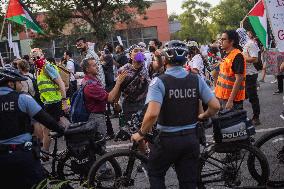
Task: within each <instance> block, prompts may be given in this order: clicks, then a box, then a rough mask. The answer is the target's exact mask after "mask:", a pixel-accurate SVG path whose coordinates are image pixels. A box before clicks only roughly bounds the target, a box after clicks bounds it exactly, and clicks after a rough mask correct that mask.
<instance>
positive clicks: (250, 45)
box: [243, 40, 259, 75]
mask: <svg viewBox="0 0 284 189" xmlns="http://www.w3.org/2000/svg"><path fill="white" fill-rule="evenodd" d="M258 51H259V48H258V46H257V44H256V43H255V42H254V41H253V40H249V41H248V42H247V44H245V46H244V48H243V53H244V55H247V54H249V56H250V57H258ZM257 73H258V72H257V70H256V69H255V67H254V65H253V63H250V62H246V75H253V74H257Z"/></svg>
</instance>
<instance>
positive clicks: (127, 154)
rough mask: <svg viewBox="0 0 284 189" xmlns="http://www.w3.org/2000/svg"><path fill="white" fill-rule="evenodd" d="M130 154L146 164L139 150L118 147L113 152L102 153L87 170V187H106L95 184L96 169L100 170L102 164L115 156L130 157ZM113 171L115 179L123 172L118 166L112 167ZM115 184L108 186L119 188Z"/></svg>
mask: <svg viewBox="0 0 284 189" xmlns="http://www.w3.org/2000/svg"><path fill="white" fill-rule="evenodd" d="M130 155H134V157H135V160H137V159H138V160H139V161H141V162H142V163H145V164H146V163H147V161H148V159H147V157H146V156H144V155H142V154H140V153H139V152H134V151H131V150H130V149H118V150H115V151H113V152H109V153H107V154H105V155H103V156H102V157H101V158H100V159H99V160H97V161H96V162H95V163H94V164H93V166H92V167H91V169H90V171H89V174H88V186H89V187H95V188H106V187H98V186H96V182H99V181H96V180H95V178H96V175H97V174H98V171H99V170H100V167H101V166H102V165H103V164H106V163H107V162H109V161H113V160H114V159H116V158H119V157H130ZM135 160H134V161H135ZM114 171H115V177H114V178H115V179H116V180H118V179H119V178H120V177H122V174H123V173H122V170H121V167H120V166H119V167H118V168H115V167H114ZM132 171H133V170H132ZM114 183H115V182H114ZM117 185H118V184H117V183H115V184H114V186H111V187H110V188H119V186H117Z"/></svg>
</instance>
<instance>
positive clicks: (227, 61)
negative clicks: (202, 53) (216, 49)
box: [215, 49, 246, 101]
mask: <svg viewBox="0 0 284 189" xmlns="http://www.w3.org/2000/svg"><path fill="white" fill-rule="evenodd" d="M239 53H242V52H241V51H240V50H238V49H234V50H232V51H231V52H230V53H229V54H228V56H227V57H225V58H224V59H223V61H222V62H221V64H220V72H219V75H218V80H217V85H216V87H215V95H216V97H217V98H220V99H224V100H228V99H229V98H230V95H231V93H232V90H233V87H234V84H235V81H236V77H235V73H234V72H233V70H232V64H233V61H234V59H235V57H236V56H237V55H238V54H239ZM244 61H245V60H244ZM245 70H246V62H244V73H243V74H242V76H243V78H244V79H243V81H242V82H241V85H240V88H239V91H238V92H237V95H236V97H235V99H234V101H241V100H244V99H245V74H246V73H245Z"/></svg>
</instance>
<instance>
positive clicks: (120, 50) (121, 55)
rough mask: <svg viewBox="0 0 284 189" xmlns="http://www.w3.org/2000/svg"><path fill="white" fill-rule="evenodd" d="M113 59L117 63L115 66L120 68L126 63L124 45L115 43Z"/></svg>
mask: <svg viewBox="0 0 284 189" xmlns="http://www.w3.org/2000/svg"><path fill="white" fill-rule="evenodd" d="M114 60H115V61H116V63H117V68H120V67H122V66H124V65H125V64H127V63H128V58H127V56H126V55H125V52H124V47H123V46H122V45H117V46H116V47H115V56H114Z"/></svg>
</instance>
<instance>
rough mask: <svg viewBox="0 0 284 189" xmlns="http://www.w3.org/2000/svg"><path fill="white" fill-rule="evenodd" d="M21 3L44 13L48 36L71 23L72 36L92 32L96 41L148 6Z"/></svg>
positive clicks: (96, 1)
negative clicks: (117, 24) (116, 25)
mask: <svg viewBox="0 0 284 189" xmlns="http://www.w3.org/2000/svg"><path fill="white" fill-rule="evenodd" d="M24 2H25V3H26V4H28V5H29V7H30V8H31V9H32V10H33V11H34V12H35V11H40V10H41V11H43V10H45V12H46V13H45V14H46V17H45V21H44V22H45V23H46V27H47V30H48V32H49V33H52V34H55V35H58V34H61V33H62V31H63V29H64V26H65V25H66V24H68V23H70V22H71V20H72V23H74V24H75V27H74V29H75V31H74V33H78V32H80V31H81V32H86V31H89V32H93V33H94V37H95V38H96V39H100V40H105V39H107V38H108V37H109V34H110V33H111V32H112V31H113V29H114V26H115V24H116V23H119V22H121V23H128V22H130V21H131V20H133V19H134V18H135V16H136V15H137V14H141V15H142V14H145V10H146V9H147V8H149V7H150V2H148V1H144V0H128V1H125V0H69V1H66V0H53V1H50V0H25V1H24ZM126 2H127V3H126ZM129 10H130V11H129ZM74 20H75V22H74Z"/></svg>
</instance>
